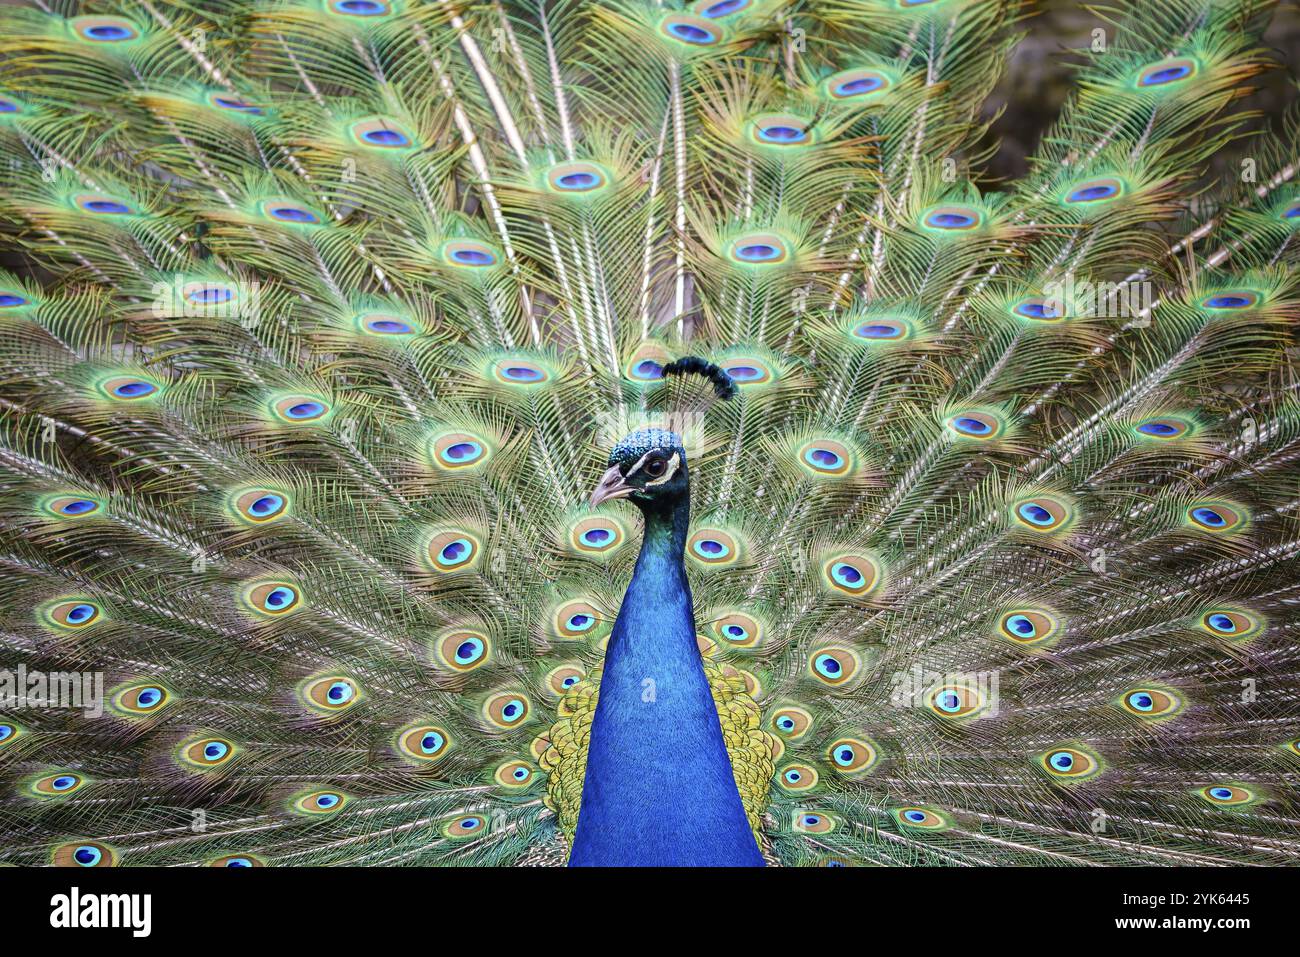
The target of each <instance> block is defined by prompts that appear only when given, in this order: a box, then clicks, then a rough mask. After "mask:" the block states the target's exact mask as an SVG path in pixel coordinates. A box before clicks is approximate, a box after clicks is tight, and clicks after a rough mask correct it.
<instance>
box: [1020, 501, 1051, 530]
mask: <svg viewBox="0 0 1300 957" xmlns="http://www.w3.org/2000/svg"><path fill="white" fill-rule="evenodd" d="M1016 511H1017V512H1019V513H1020V517H1021V518H1023V519H1024V520H1025V521H1026V522H1029V523H1031V524H1033V525H1051V524H1052V523H1053V522H1054V521H1055V519H1054V518H1053V517H1052V513H1051V512H1049V511H1048V510H1047V509H1045V508H1043V506H1041V505H1037V504H1035V503H1033V502H1025V503H1024V504H1023V505H1021V506H1020V507H1019V508H1017V509H1016Z"/></svg>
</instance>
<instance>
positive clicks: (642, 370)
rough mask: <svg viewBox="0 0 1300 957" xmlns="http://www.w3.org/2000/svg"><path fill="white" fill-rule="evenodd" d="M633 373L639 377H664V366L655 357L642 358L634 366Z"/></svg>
mask: <svg viewBox="0 0 1300 957" xmlns="http://www.w3.org/2000/svg"><path fill="white" fill-rule="evenodd" d="M632 374H633V375H634V376H636V377H637V378H638V379H662V378H663V377H664V367H663V366H662V365H660V364H659V363H658V362H655V361H654V360H653V359H642V360H641V361H640V362H638V363H637V364H636V365H634V366H633V367H632Z"/></svg>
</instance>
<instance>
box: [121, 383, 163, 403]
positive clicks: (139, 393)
mask: <svg viewBox="0 0 1300 957" xmlns="http://www.w3.org/2000/svg"><path fill="white" fill-rule="evenodd" d="M157 391H158V387H157V386H156V385H154V384H153V383H152V382H139V381H137V382H124V383H122V384H121V385H119V386H116V387H115V388H114V389H113V395H116V396H120V397H121V398H123V399H138V398H141V397H143V396H146V395H152V394H153V393H155V392H157Z"/></svg>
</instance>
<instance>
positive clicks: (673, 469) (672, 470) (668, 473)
mask: <svg viewBox="0 0 1300 957" xmlns="http://www.w3.org/2000/svg"><path fill="white" fill-rule="evenodd" d="M657 451H658V450H657V449H655V450H651V451H649V452H647V453H646V454H645V455H643V456H641V457H640V458H639V459H637V460H636V464H635V465H633V466H632V467H631V468H630V469H628V470H627V478H631V477H632V476H633V475H635V474H636V473H637V472H639V471H641V467H642V466H643V465H645V463H646V460H647V459H648V458H650V456H652V455H654V454H655V452H657ZM680 464H681V459H680V458H679V457H678V455H677V453H676V452H674V453H673V457H672V458H670V459H669V460H668V468H667V469H666V470H665V471H664V474H663V475H661V476H659V477H658V478H657V479H651V480H650V481H648V482H646V483H645V487H646V488H650V486H652V485H663V484H664V482H667V481H668V480H669V479H671V478H672V477H673V476H674V475H676V474H677V467H678V466H679V465H680Z"/></svg>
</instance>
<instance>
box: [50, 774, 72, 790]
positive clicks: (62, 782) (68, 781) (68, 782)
mask: <svg viewBox="0 0 1300 957" xmlns="http://www.w3.org/2000/svg"><path fill="white" fill-rule="evenodd" d="M77 780H78V779H77V777H76V775H73V774H61V775H59V776H58V777H57V778H55V779H54V780H53V781H51V782H50V787H52V788H54V790H56V791H66V790H68V789H69V788H73V787H76V786H77Z"/></svg>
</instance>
